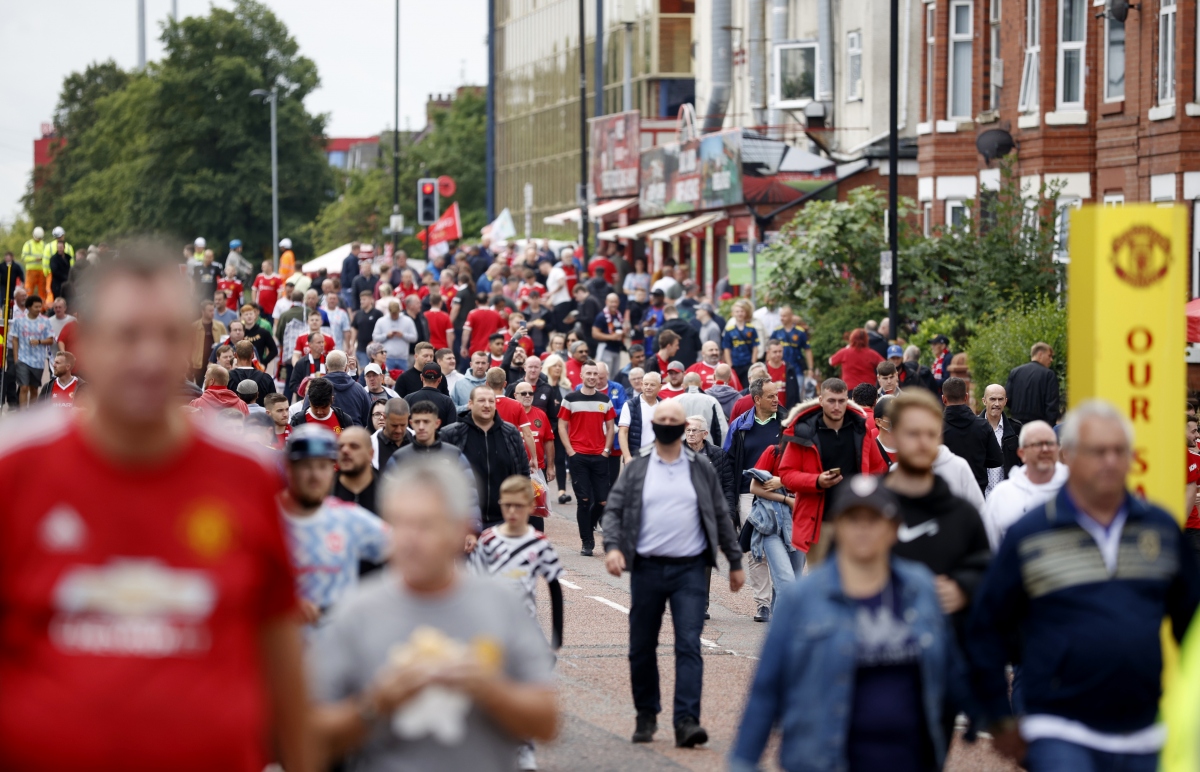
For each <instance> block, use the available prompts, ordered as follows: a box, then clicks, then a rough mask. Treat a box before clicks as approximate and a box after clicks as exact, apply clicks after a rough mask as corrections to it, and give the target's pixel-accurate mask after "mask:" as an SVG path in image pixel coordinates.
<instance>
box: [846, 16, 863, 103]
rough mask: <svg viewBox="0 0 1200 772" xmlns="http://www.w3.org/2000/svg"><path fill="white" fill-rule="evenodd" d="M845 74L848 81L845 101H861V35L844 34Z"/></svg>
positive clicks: (855, 33)
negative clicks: (847, 75)
mask: <svg viewBox="0 0 1200 772" xmlns="http://www.w3.org/2000/svg"><path fill="white" fill-rule="evenodd" d="M846 72H847V73H849V75H850V79H849V80H848V81H847V85H846V100H847V101H853V100H858V99H862V33H861V32H848V33H846Z"/></svg>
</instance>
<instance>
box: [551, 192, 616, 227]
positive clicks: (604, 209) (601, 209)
mask: <svg viewBox="0 0 1200 772" xmlns="http://www.w3.org/2000/svg"><path fill="white" fill-rule="evenodd" d="M637 202H638V200H637V199H636V198H614V199H613V200H611V201H601V202H600V203H599V204H595V205H594V206H589V207H588V220H599V219H600V218H602V217H607V216H608V215H610V214H616V213H617V212H621V211H624V210H626V209H628V208H629V207H631V206H633V205H634V204H636V203H637ZM542 222H544V223H545V224H546V225H566V224H568V223H578V222H579V207H575V208H574V209H569V210H567V211H566V212H559V213H558V214H552V215H550V216H549V217H543V218H542Z"/></svg>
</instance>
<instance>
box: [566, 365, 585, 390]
mask: <svg viewBox="0 0 1200 772" xmlns="http://www.w3.org/2000/svg"><path fill="white" fill-rule="evenodd" d="M582 369H583V364H582V363H581V362H580V361H579V360H578V359H576V358H575V357H567V380H568V381H570V382H571V388H572V389H574V388H576V387H578V386H579V384H581V383H583V376H582V375H580V372H579V371H580V370H582Z"/></svg>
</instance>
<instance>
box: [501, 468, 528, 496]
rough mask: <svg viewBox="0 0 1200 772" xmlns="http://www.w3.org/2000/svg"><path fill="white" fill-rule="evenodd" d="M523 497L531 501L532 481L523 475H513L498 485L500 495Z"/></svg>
mask: <svg viewBox="0 0 1200 772" xmlns="http://www.w3.org/2000/svg"><path fill="white" fill-rule="evenodd" d="M506 493H507V494H509V495H512V496H524V497H525V498H526V499H528V500H529V501H533V481H532V480H530V479H529V478H528V477H525V476H524V475H519V474H514V475H513V476H512V477H508V478H506V479H505V480H504V482H502V483H500V495H501V496H503V495H504V494H506Z"/></svg>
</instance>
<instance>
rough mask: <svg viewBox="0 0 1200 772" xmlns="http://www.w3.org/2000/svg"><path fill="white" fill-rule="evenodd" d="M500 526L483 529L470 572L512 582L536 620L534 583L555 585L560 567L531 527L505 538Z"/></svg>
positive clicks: (541, 535) (548, 545)
mask: <svg viewBox="0 0 1200 772" xmlns="http://www.w3.org/2000/svg"><path fill="white" fill-rule="evenodd" d="M499 528H500V526H494V527H492V528H489V529H487V530H486V531H484V532H483V533H482V534H480V536H479V543H478V544H476V545H475V549H474V550H472V551H471V555H470V558H469V560H468V564H469V566H470V568H471V570H472V571H473V572H475V573H477V574H481V575H484V576H487V575H491V576H496V577H500V578H502V579H507V580H510V581H512V582H515V583H516V584H517V586H518V587H520V588H521V592H522V594H523V596H524V600H525V608H526V609H528V611H529V615H530V616H532V617H536V616H537V580H538V577H539V576H540V577H542V578H543V579H545V580H546V583H547V584H549V583H550V582H556V581H558V579H559V577H560V576H562V573H563V568H562V564H561V563H559V561H558V553H557V552H555V551H554V545H553V544H551V543H550V540H549V539H547V538H546V535H545V534H544V533H542V532H540V531H538V530H537V529H535V528H534V527H533V526H532V525H531V526H529V527H528V529H527V530H526V531H525V533H523V534H521V535H520V536H517V537H513V536H505V535H504V534H503V533H501V532H500V530H499Z"/></svg>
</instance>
